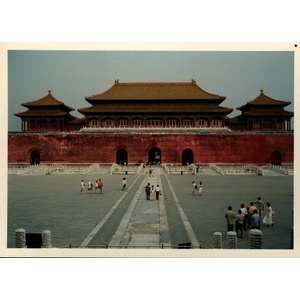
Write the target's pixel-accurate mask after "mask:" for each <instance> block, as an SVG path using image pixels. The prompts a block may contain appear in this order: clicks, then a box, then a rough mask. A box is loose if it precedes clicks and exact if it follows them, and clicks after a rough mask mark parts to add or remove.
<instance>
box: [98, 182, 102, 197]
mask: <svg viewBox="0 0 300 300" xmlns="http://www.w3.org/2000/svg"><path fill="white" fill-rule="evenodd" d="M98 188H99V193H100V194H102V190H103V182H102V180H101V179H99V180H98Z"/></svg>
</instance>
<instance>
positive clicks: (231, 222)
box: [225, 206, 235, 231]
mask: <svg viewBox="0 0 300 300" xmlns="http://www.w3.org/2000/svg"><path fill="white" fill-rule="evenodd" d="M225 218H226V219H227V230H228V231H233V225H234V221H235V213H234V212H233V211H232V207H231V206H228V210H227V212H226V214H225Z"/></svg>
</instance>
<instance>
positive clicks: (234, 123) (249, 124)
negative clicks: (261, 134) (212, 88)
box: [227, 90, 294, 131]
mask: <svg viewBox="0 0 300 300" xmlns="http://www.w3.org/2000/svg"><path fill="white" fill-rule="evenodd" d="M290 104H291V102H288V101H281V100H275V99H273V98H271V97H269V96H267V95H265V94H264V92H263V90H260V95H259V96H258V97H256V98H255V99H254V100H252V101H249V102H247V103H246V104H245V105H242V106H240V107H237V109H238V110H240V111H241V112H242V113H241V114H240V115H239V116H237V117H235V118H233V119H231V120H230V119H228V120H227V124H228V126H229V127H230V128H231V129H232V130H241V131H290V130H291V118H292V117H293V116H294V113H293V112H290V111H286V110H284V107H286V106H288V105H290Z"/></svg>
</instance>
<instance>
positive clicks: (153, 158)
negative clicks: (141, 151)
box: [148, 147, 161, 165]
mask: <svg viewBox="0 0 300 300" xmlns="http://www.w3.org/2000/svg"><path fill="white" fill-rule="evenodd" d="M148 160H149V163H151V164H154V165H156V164H158V163H161V151H160V149H159V148H156V147H153V148H151V149H150V150H149V155H148Z"/></svg>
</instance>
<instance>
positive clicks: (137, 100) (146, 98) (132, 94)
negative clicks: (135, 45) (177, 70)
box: [78, 80, 232, 115]
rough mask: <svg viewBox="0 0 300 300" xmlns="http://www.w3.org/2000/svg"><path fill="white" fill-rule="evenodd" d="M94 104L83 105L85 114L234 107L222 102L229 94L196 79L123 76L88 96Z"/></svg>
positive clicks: (197, 111) (217, 110) (223, 111)
mask: <svg viewBox="0 0 300 300" xmlns="http://www.w3.org/2000/svg"><path fill="white" fill-rule="evenodd" d="M85 99H86V100H87V101H88V102H89V103H90V104H91V105H92V106H91V107H86V108H80V109H78V111H79V112H80V113H82V114H84V115H92V114H113V113H123V114H125V113H134V114H138V113H146V114H149V113H151V114H155V113H158V114H160V113H164V114H165V113H167V114H180V113H188V114H191V113H195V114H201V113H203V114H216V113H217V114H221V115H226V114H229V113H231V112H232V109H231V108H227V107H221V106H219V104H220V103H221V102H223V101H224V100H225V99H226V97H225V96H220V95H218V94H212V93H208V92H206V91H204V90H203V89H201V88H200V87H199V86H198V85H197V84H196V81H195V80H192V81H191V82H130V83H120V82H119V80H116V81H115V84H114V85H113V86H112V87H111V88H109V89H108V90H106V91H105V92H103V93H101V94H97V95H92V96H88V97H85Z"/></svg>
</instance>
